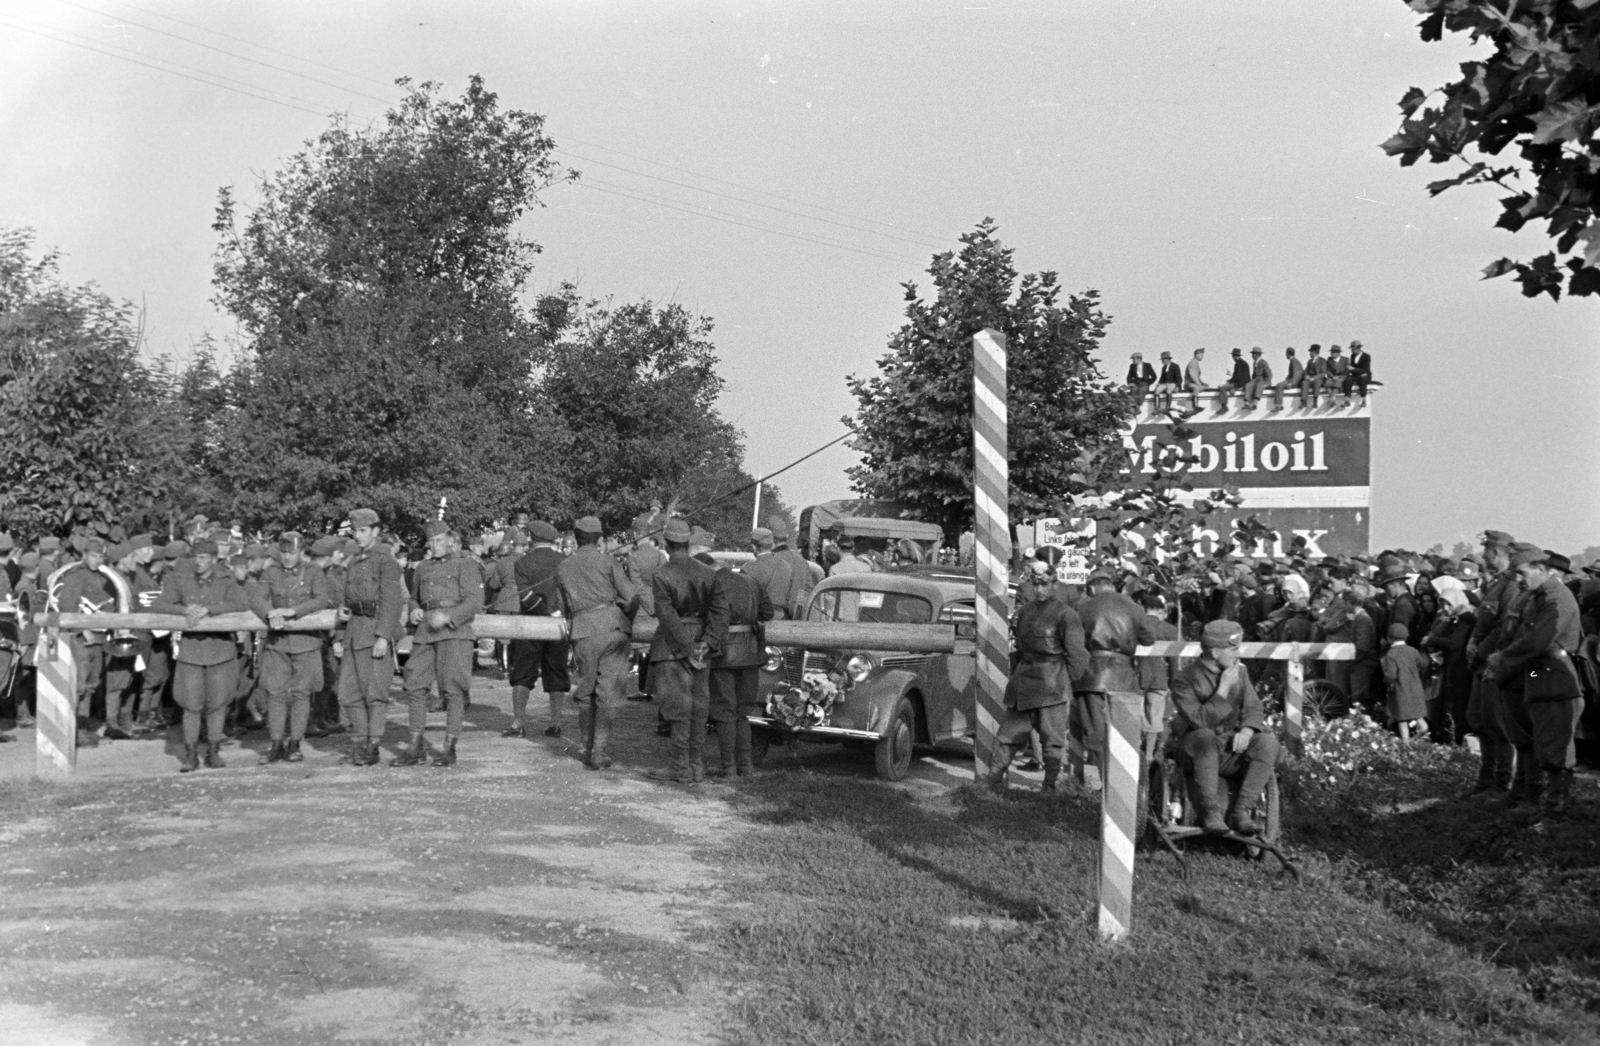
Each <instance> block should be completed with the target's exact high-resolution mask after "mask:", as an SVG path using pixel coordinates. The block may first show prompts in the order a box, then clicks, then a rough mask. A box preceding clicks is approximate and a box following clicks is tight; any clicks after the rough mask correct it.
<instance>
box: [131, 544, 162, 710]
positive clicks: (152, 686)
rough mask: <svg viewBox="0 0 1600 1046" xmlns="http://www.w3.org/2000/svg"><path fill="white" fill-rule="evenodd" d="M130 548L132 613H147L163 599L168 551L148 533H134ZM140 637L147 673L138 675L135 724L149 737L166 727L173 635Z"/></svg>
mask: <svg viewBox="0 0 1600 1046" xmlns="http://www.w3.org/2000/svg"><path fill="white" fill-rule="evenodd" d="M128 546H129V547H130V548H132V549H133V569H132V572H131V573H130V575H129V577H130V581H129V583H128V584H129V588H130V589H131V591H132V594H133V610H134V612H135V613H146V612H148V611H149V609H150V607H151V605H152V604H153V603H155V601H156V600H157V599H159V598H160V596H161V577H162V573H163V572H164V570H165V564H166V563H167V559H166V557H165V555H158V552H164V551H165V550H164V549H157V548H156V546H155V540H154V539H153V538H152V537H151V535H149V534H135V535H134V536H133V537H131V538H129V539H128ZM138 635H139V639H140V644H141V646H140V655H141V656H142V657H143V658H144V670H143V671H142V672H140V673H139V711H138V718H137V719H135V720H134V725H135V727H136V728H137V729H138V730H140V731H142V732H144V733H145V734H146V735H154V734H155V733H157V732H160V731H163V730H165V729H166V725H167V724H166V722H165V720H163V718H162V716H161V699H162V696H163V694H164V693H165V691H166V688H167V681H168V680H169V679H171V678H172V633H171V632H168V631H165V630H162V631H154V632H140V633H139V634H138Z"/></svg>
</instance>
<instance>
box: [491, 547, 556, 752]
mask: <svg viewBox="0 0 1600 1046" xmlns="http://www.w3.org/2000/svg"><path fill="white" fill-rule="evenodd" d="M528 536H529V537H530V538H531V539H532V541H533V547H532V548H531V549H529V550H528V553H527V554H526V555H524V556H521V557H519V558H518V559H517V562H516V564H515V565H514V566H513V567H512V582H511V583H512V585H513V586H514V587H515V588H516V590H517V607H518V610H519V611H520V612H521V613H523V614H532V615H534V616H536V617H553V616H559V615H560V613H561V587H560V585H559V584H558V583H557V581H556V578H557V576H558V575H559V574H560V573H561V564H562V563H563V562H565V561H566V558H567V557H566V556H564V555H562V554H561V552H560V550H558V549H557V548H556V542H557V541H559V540H560V539H561V535H560V534H558V533H556V528H555V527H553V526H551V525H550V524H549V523H546V522H545V521H544V520H542V519H541V520H539V521H538V522H535V523H532V524H530V525H529V527H528ZM569 649H570V648H569V646H568V644H567V642H566V641H565V640H561V639H513V640H512V641H511V644H510V647H509V648H508V654H509V658H510V662H511V672H510V675H511V728H510V729H509V730H507V731H505V733H504V735H503V736H505V737H524V736H526V733H525V732H526V730H527V722H526V720H527V715H528V698H529V696H530V695H531V694H532V693H533V688H534V687H535V686H537V685H538V684H539V682H540V680H543V681H544V689H545V693H546V694H547V695H548V697H549V701H550V722H549V725H547V726H546V727H545V728H544V736H546V737H560V736H561V720H562V718H563V716H564V714H565V712H566V705H567V692H568V691H570V690H571V689H572V680H571V678H570V677H569V676H568V674H567V658H568V652H569Z"/></svg>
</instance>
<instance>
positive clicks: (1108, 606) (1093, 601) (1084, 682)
mask: <svg viewBox="0 0 1600 1046" xmlns="http://www.w3.org/2000/svg"><path fill="white" fill-rule="evenodd" d="M1077 611H1078V617H1079V619H1080V620H1082V622H1083V643H1084V646H1085V647H1086V648H1087V649H1088V651H1089V668H1088V670H1087V671H1086V672H1084V673H1082V674H1081V675H1075V676H1073V680H1074V686H1075V687H1076V688H1077V689H1078V690H1080V691H1096V692H1100V693H1105V692H1107V691H1112V690H1117V691H1133V690H1138V689H1140V686H1139V676H1138V672H1137V671H1136V670H1135V669H1134V664H1133V652H1134V651H1135V650H1136V649H1138V647H1139V644H1141V643H1151V642H1154V641H1155V633H1154V632H1152V631H1151V630H1150V624H1149V621H1150V618H1149V615H1147V614H1146V613H1145V612H1144V609H1143V608H1142V607H1140V606H1139V604H1137V603H1135V602H1134V601H1133V600H1131V599H1129V598H1128V597H1127V596H1124V595H1119V594H1118V593H1116V592H1107V593H1105V594H1103V595H1098V596H1090V597H1089V598H1088V599H1085V600H1084V601H1083V602H1081V603H1079V604H1078V606H1077Z"/></svg>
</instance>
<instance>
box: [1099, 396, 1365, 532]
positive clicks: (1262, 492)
mask: <svg viewBox="0 0 1600 1046" xmlns="http://www.w3.org/2000/svg"><path fill="white" fill-rule="evenodd" d="M1201 402H1202V404H1203V406H1202V409H1201V410H1200V412H1199V413H1198V414H1194V415H1192V416H1190V417H1188V418H1186V419H1184V421H1183V424H1184V426H1185V427H1187V428H1188V429H1190V430H1192V432H1193V433H1194V434H1193V435H1191V436H1189V437H1188V438H1186V439H1184V440H1182V441H1179V440H1177V439H1176V438H1175V437H1174V435H1173V425H1172V422H1171V421H1170V419H1168V418H1166V417H1165V416H1162V415H1153V414H1151V413H1149V412H1148V411H1146V412H1144V413H1142V415H1141V417H1140V418H1139V420H1138V421H1137V422H1136V423H1135V425H1134V427H1133V430H1132V432H1131V433H1129V435H1128V436H1127V437H1126V439H1125V443H1126V445H1127V448H1128V456H1129V469H1130V471H1131V473H1132V474H1133V475H1134V476H1135V477H1137V476H1140V475H1144V476H1153V475H1154V474H1155V472H1156V455H1157V454H1159V453H1161V452H1162V451H1161V449H1160V448H1161V446H1162V444H1174V443H1178V444H1180V445H1181V448H1182V450H1181V453H1182V454H1183V455H1185V456H1188V457H1191V458H1193V459H1195V460H1194V461H1193V463H1192V464H1191V465H1190V466H1189V479H1190V481H1191V482H1192V483H1193V485H1194V496H1195V497H1204V496H1206V495H1207V494H1209V493H1210V492H1211V491H1213V490H1216V489H1217V488H1219V487H1224V486H1235V487H1238V488H1239V493H1240V495H1241V496H1242V497H1243V498H1244V503H1243V504H1242V505H1240V506H1239V507H1238V509H1236V510H1233V511H1231V512H1229V513H1227V514H1226V515H1224V514H1222V513H1218V514H1217V516H1216V517H1214V524H1213V525H1214V526H1215V528H1216V529H1215V531H1212V532H1205V533H1201V534H1197V535H1195V538H1196V542H1197V543H1198V544H1200V545H1201V546H1202V550H1204V545H1206V544H1207V543H1210V542H1215V541H1217V540H1219V539H1220V538H1222V537H1225V534H1222V533H1219V532H1222V531H1224V530H1225V529H1226V530H1231V529H1232V528H1233V526H1234V524H1235V521H1237V520H1243V519H1247V518H1249V517H1250V516H1255V517H1257V518H1258V519H1260V521H1261V522H1262V523H1264V524H1266V525H1267V526H1268V527H1270V528H1272V530H1273V531H1274V532H1275V534H1276V539H1275V541H1274V542H1273V545H1272V547H1270V548H1264V549H1260V550H1259V552H1260V553H1261V554H1267V555H1282V554H1284V553H1285V552H1286V551H1287V549H1288V546H1289V544H1290V543H1291V542H1292V541H1293V540H1294V538H1295V537H1296V536H1299V537H1301V538H1304V539H1305V542H1306V544H1307V546H1308V551H1309V553H1310V554H1311V555H1314V556H1322V555H1341V554H1343V555H1349V554H1355V553H1365V552H1366V551H1367V542H1368V535H1369V533H1370V531H1371V527H1372V513H1371V507H1372V413H1371V402H1372V398H1371V396H1369V397H1368V399H1367V403H1366V404H1364V405H1362V404H1355V403H1352V404H1350V405H1347V406H1332V407H1314V408H1309V409H1308V408H1303V407H1300V406H1299V405H1298V404H1299V401H1298V398H1296V397H1290V398H1288V399H1287V400H1286V402H1285V404H1284V409H1282V410H1273V409H1272V401H1271V399H1270V398H1264V399H1263V400H1262V401H1261V403H1260V404H1259V405H1257V406H1256V407H1255V408H1254V409H1251V408H1247V407H1245V406H1244V405H1243V404H1242V403H1241V402H1240V399H1239V398H1238V397H1234V398H1233V399H1232V400H1231V401H1230V403H1229V405H1228V407H1227V408H1226V409H1223V410H1218V409H1216V406H1215V405H1214V404H1213V403H1212V402H1211V398H1210V397H1206V398H1203V399H1202V401H1201ZM1147 403H1148V401H1147ZM1186 403H1187V397H1184V396H1178V397H1175V404H1174V405H1175V406H1183V405H1186ZM1166 452H1167V453H1169V454H1177V453H1178V451H1176V450H1174V449H1173V448H1172V447H1170V446H1169V447H1167V448H1166Z"/></svg>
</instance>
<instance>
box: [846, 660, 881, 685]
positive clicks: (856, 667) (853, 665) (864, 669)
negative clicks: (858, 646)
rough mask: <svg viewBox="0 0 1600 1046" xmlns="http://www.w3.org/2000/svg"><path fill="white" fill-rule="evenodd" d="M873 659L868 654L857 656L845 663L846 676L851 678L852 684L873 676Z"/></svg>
mask: <svg viewBox="0 0 1600 1046" xmlns="http://www.w3.org/2000/svg"><path fill="white" fill-rule="evenodd" d="M874 667H876V666H874V665H873V663H872V658H870V657H868V656H867V655H866V654H856V655H855V656H853V657H851V658H850V660H848V661H846V662H845V663H844V674H845V675H847V676H849V677H850V681H851V682H852V683H859V682H861V681H862V680H863V679H865V678H867V677H868V676H870V675H871V674H872V670H873V668H874Z"/></svg>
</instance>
